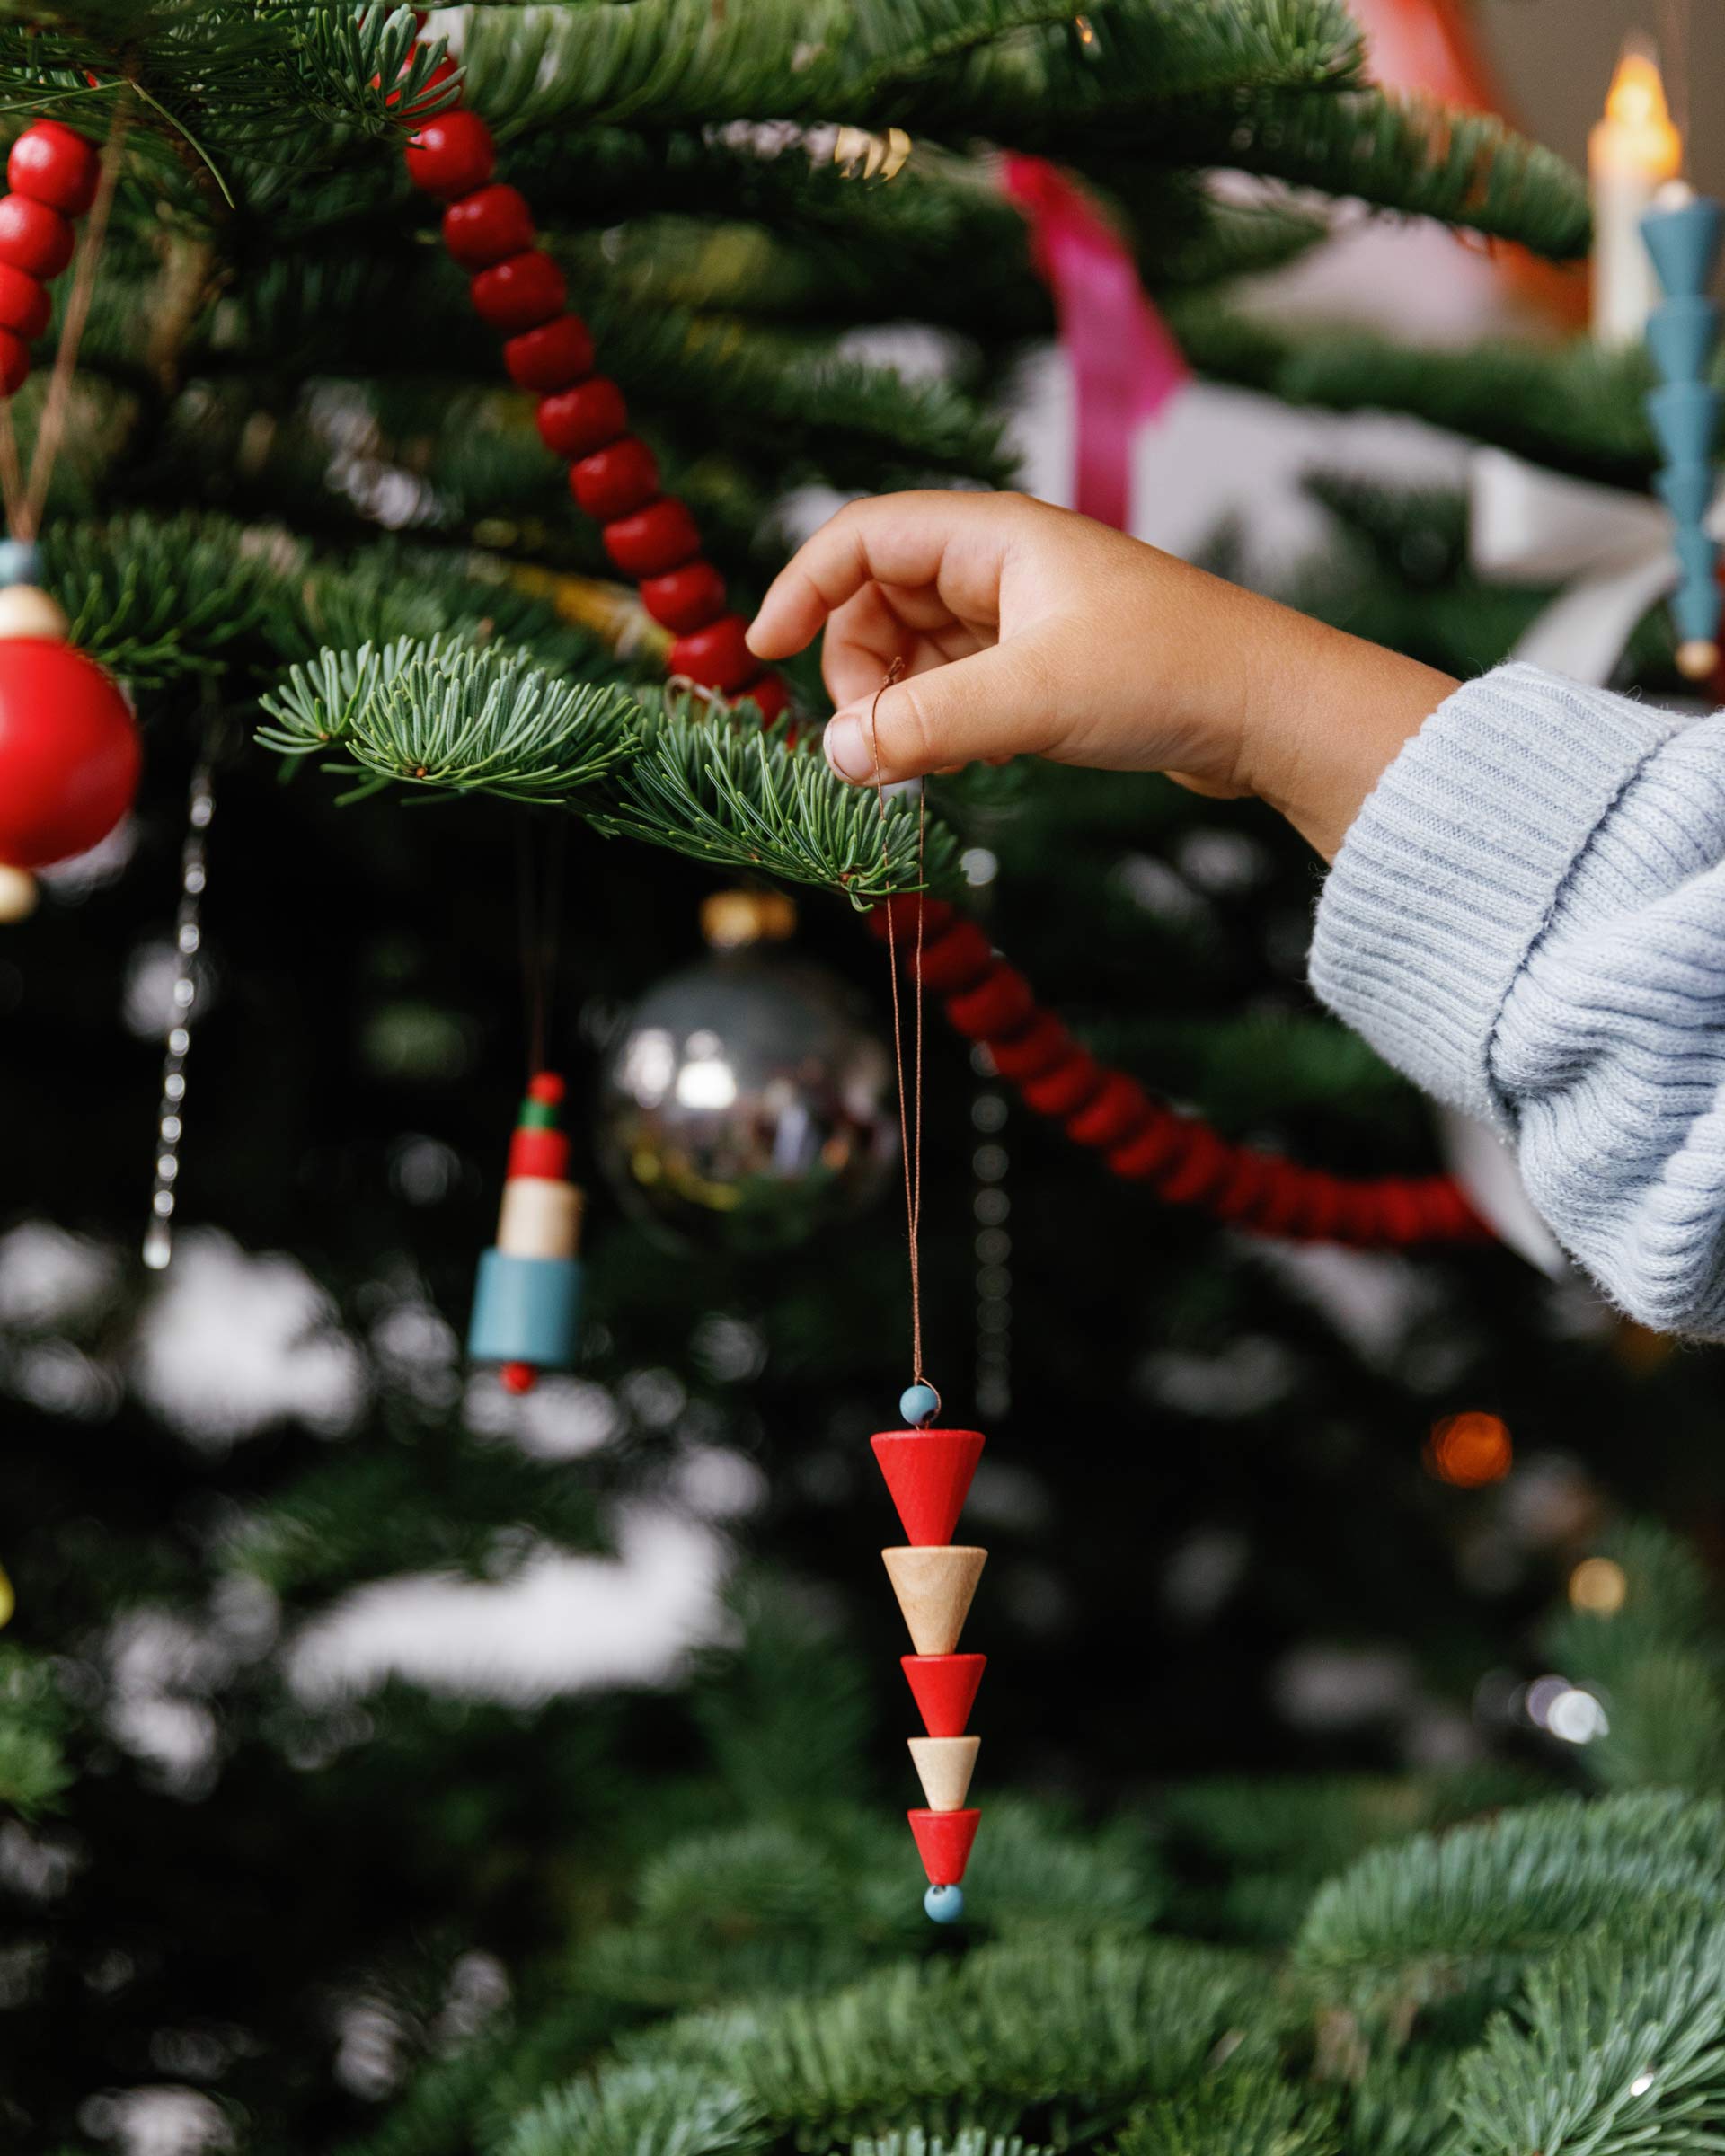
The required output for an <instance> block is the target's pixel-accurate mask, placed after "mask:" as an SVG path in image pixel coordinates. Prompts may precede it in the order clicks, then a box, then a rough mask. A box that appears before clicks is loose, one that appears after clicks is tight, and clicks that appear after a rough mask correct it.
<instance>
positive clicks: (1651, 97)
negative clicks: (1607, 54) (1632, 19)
mask: <svg viewBox="0 0 1725 2156" xmlns="http://www.w3.org/2000/svg"><path fill="white" fill-rule="evenodd" d="M1606 119H1615V120H1620V121H1622V122H1623V123H1624V124H1625V125H1626V126H1629V127H1632V128H1650V129H1651V130H1653V131H1654V132H1655V133H1658V134H1663V135H1665V136H1668V137H1669V138H1670V142H1671V146H1672V147H1673V149H1676V147H1677V146H1678V138H1677V130H1676V128H1674V127H1673V126H1672V124H1671V108H1670V107H1669V105H1668V104H1667V102H1666V99H1665V78H1664V76H1663V75H1660V73H1659V63H1658V62H1657V61H1656V60H1655V59H1654V57H1653V56H1652V54H1651V53H1650V52H1648V51H1646V50H1645V49H1643V48H1642V47H1641V46H1639V45H1628V46H1625V47H1624V49H1623V57H1622V59H1620V60H1619V61H1618V63H1617V72H1616V74H1615V75H1613V76H1612V78H1611V88H1610V89H1609V90H1608V91H1607V92H1606Z"/></svg>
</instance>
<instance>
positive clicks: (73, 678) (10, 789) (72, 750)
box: [0, 636, 140, 869]
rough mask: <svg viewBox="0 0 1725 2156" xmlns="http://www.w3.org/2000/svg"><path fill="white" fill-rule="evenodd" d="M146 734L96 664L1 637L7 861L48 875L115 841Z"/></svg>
mask: <svg viewBox="0 0 1725 2156" xmlns="http://www.w3.org/2000/svg"><path fill="white" fill-rule="evenodd" d="M139 761H140V757H139V750H138V741H137V726H136V724H135V723H134V721H133V719H132V714H131V711H130V708H129V707H128V704H127V702H126V699H125V697H124V696H122V695H121V694H120V693H119V688H118V687H117V686H116V685H115V684H114V683H113V682H112V681H111V679H110V678H109V676H107V675H106V674H105V673H103V671H102V668H101V667H99V666H98V665H97V664H96V662H95V660H94V659H93V658H85V657H84V653H83V652H82V651H75V650H74V649H72V647H71V646H70V645H69V644H62V643H57V642H49V641H48V640H47V639H45V638H41V637H29V636H19V637H7V638H4V639H0V861H4V862H9V863H10V864H11V866H12V867H13V868H17V869H42V868H47V867H48V866H49V863H50V862H57V861H66V860H67V859H69V858H70V856H71V855H73V854H74V853H85V852H87V851H88V850H89V848H90V847H92V846H93V845H94V844H96V842H97V841H98V839H102V838H106V837H107V835H108V834H109V832H111V830H112V829H113V827H114V826H115V825H116V824H117V823H119V819H120V817H123V816H124V815H125V813H126V811H127V810H128V808H130V807H131V805H132V796H133V795H134V794H135V793H136V792H137V773H138V764H139Z"/></svg>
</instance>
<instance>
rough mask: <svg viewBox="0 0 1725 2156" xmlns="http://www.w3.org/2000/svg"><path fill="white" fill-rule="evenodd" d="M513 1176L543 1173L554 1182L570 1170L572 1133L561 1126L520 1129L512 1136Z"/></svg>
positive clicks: (510, 1151) (510, 1159)
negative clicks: (551, 1128) (563, 1129)
mask: <svg viewBox="0 0 1725 2156" xmlns="http://www.w3.org/2000/svg"><path fill="white" fill-rule="evenodd" d="M508 1172H509V1175H510V1176H517V1175H541V1176H544V1177H545V1178H546V1179H547V1180H549V1181H551V1182H554V1183H561V1182H562V1181H563V1180H565V1179H566V1178H567V1176H568V1174H569V1135H568V1133H567V1132H565V1131H561V1130H517V1131H516V1132H515V1133H514V1134H513V1135H511V1137H510V1139H509V1170H508Z"/></svg>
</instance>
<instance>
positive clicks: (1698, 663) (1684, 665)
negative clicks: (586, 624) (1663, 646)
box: [0, 592, 1719, 681]
mask: <svg viewBox="0 0 1725 2156" xmlns="http://www.w3.org/2000/svg"><path fill="white" fill-rule="evenodd" d="M4 596H5V595H4V593H3V592H0V598H4ZM1718 665H1719V646H1718V645H1717V644H1716V643H1714V642H1712V641H1711V639H1709V638H1707V637H1703V636H1696V637H1691V638H1690V640H1689V641H1688V642H1687V643H1683V644H1679V645H1678V646H1677V671H1678V673H1679V674H1681V675H1682V676H1683V678H1684V679H1685V681H1706V680H1708V679H1710V678H1711V677H1712V673H1713V671H1714V669H1715V667H1717V666H1718Z"/></svg>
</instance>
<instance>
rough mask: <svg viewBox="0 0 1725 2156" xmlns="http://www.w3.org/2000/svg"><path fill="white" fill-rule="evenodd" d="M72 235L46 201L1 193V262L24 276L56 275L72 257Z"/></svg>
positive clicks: (69, 226)
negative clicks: (19, 271) (2, 194)
mask: <svg viewBox="0 0 1725 2156" xmlns="http://www.w3.org/2000/svg"><path fill="white" fill-rule="evenodd" d="M73 237H74V234H73V231H72V227H71V225H69V224H67V222H66V219H65V218H64V217H63V216H61V215H60V213H59V211H58V210H57V209H50V208H49V206H48V204H47V203H46V202H37V201H35V200H33V199H31V197H30V196H29V195H4V196H0V262H6V263H9V264H10V265H11V266H12V268H13V269H14V270H22V271H23V272H24V274H25V275H26V276H27V277H57V276H58V275H59V274H60V271H61V270H64V269H65V268H66V264H67V263H68V262H69V261H71V260H72V243H73Z"/></svg>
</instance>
